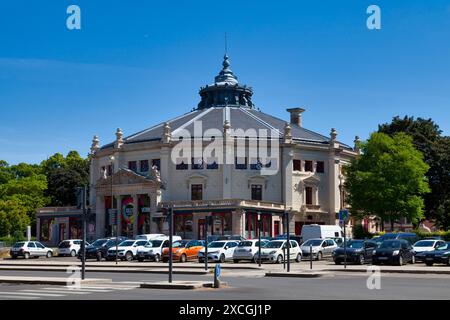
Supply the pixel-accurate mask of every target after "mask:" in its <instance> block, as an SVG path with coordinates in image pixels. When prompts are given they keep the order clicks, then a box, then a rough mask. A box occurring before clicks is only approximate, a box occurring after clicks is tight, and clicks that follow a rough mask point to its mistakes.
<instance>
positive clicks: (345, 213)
mask: <svg viewBox="0 0 450 320" xmlns="http://www.w3.org/2000/svg"><path fill="white" fill-rule="evenodd" d="M349 218H350V213H349V212H348V210H341V211H339V221H341V222H343V221H347V220H348V219H349Z"/></svg>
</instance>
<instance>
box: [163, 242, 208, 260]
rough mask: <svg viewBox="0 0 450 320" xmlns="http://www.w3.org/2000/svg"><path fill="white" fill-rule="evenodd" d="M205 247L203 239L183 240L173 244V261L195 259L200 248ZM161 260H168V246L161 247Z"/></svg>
mask: <svg viewBox="0 0 450 320" xmlns="http://www.w3.org/2000/svg"><path fill="white" fill-rule="evenodd" d="M204 248H205V241H204V240H183V241H177V242H174V244H173V249H172V254H173V261H180V262H186V261H189V260H197V259H198V253H199V252H200V250H202V249H204ZM162 261H163V262H167V261H169V248H164V249H163V255H162Z"/></svg>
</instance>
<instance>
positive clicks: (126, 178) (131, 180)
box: [97, 168, 161, 187]
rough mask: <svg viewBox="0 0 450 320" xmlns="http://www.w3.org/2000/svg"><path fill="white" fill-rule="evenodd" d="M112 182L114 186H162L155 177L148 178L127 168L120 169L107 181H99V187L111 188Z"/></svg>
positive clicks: (102, 179) (101, 179)
mask: <svg viewBox="0 0 450 320" xmlns="http://www.w3.org/2000/svg"><path fill="white" fill-rule="evenodd" d="M111 179H112V181H111ZM111 182H112V183H113V185H132V184H151V185H158V186H161V182H160V181H158V180H156V179H155V178H154V177H147V176H144V175H141V174H138V173H136V172H134V171H131V170H129V169H125V168H122V169H120V170H119V171H117V172H116V173H114V174H113V175H112V176H109V177H107V178H106V179H104V178H100V179H99V180H98V181H97V187H107V186H110V185H111Z"/></svg>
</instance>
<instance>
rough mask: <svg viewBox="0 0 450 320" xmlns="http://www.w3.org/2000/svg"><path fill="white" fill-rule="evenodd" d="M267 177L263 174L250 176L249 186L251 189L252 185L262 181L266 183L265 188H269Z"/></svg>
mask: <svg viewBox="0 0 450 320" xmlns="http://www.w3.org/2000/svg"><path fill="white" fill-rule="evenodd" d="M267 182H268V180H267V177H265V176H261V175H254V176H250V177H248V188H249V189H250V186H251V185H252V184H255V183H261V184H264V189H267Z"/></svg>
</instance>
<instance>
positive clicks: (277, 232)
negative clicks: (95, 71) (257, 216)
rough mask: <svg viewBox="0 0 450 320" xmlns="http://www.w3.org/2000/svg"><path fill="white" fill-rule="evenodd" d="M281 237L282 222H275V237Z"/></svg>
mask: <svg viewBox="0 0 450 320" xmlns="http://www.w3.org/2000/svg"><path fill="white" fill-rule="evenodd" d="M279 235H280V221H274V222H273V236H274V237H278V236H279Z"/></svg>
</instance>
